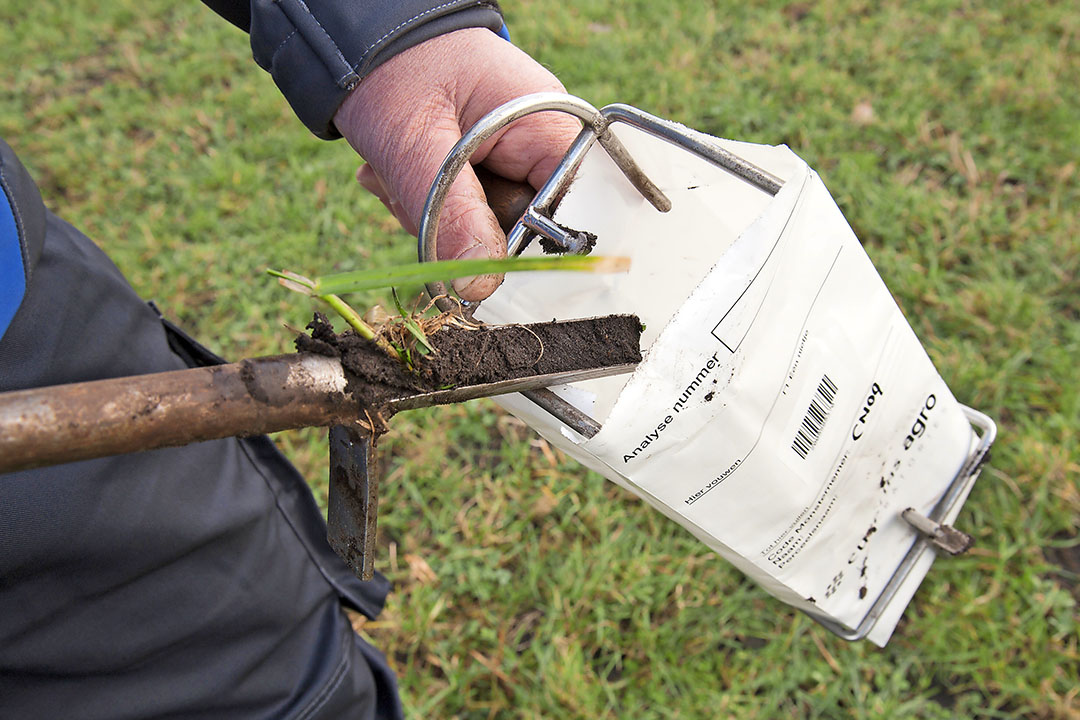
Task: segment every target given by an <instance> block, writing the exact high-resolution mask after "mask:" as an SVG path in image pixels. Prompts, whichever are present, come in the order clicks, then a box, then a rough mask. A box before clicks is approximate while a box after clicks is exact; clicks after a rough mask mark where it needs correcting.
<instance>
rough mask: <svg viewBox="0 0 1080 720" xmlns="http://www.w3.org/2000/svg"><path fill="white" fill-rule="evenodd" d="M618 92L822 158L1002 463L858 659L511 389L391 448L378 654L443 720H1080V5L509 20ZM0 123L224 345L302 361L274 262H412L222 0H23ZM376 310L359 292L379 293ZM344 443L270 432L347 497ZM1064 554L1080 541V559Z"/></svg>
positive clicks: (5, 49) (182, 313) (696, 123)
mask: <svg viewBox="0 0 1080 720" xmlns="http://www.w3.org/2000/svg"><path fill="white" fill-rule="evenodd" d="M504 9H505V11H506V15H507V18H508V22H509V24H510V26H511V29H512V31H513V35H514V40H515V42H516V43H517V44H518V45H519V46H521V47H522V48H524V49H525V50H527V51H529V52H530V53H532V54H533V55H534V56H535V57H536V58H538V59H539V60H540V61H541V62H543V63H544V64H545V65H547V66H548V67H550V68H551V69H552V70H553V71H554V72H555V73H556V74H557V75H559V77H560V78H561V79H562V80H563V82H564V83H565V84H566V86H567V88H568V89H569V90H570V91H571V92H573V93H575V94H577V95H580V96H581V97H583V98H585V99H587V100H589V101H590V102H592V103H594V104H596V105H602V104H605V103H609V102H626V103H630V104H633V105H637V106H639V107H641V108H643V109H645V110H648V111H650V112H653V113H655V114H658V115H662V116H665V117H669V118H672V119H674V120H678V121H680V122H683V123H685V124H688V125H690V126H693V127H696V128H698V129H700V130H704V131H707V132H711V133H714V134H718V135H723V136H726V137H733V138H737V139H741V140H750V141H755V142H763V143H770V144H775V143H786V144H788V145H790V146H791V147H792V149H793V150H795V152H797V153H798V154H800V155H801V156H802V157H803V158H804V159H806V160H807V161H808V162H809V163H810V165H811V166H812V167H814V168H815V169H817V170H818V171H819V173H820V174H821V176H822V178H823V179H824V181H825V183H826V184H827V185H828V186H829V188H830V189H831V191H832V192H833V194H834V196H835V197H836V199H837V201H838V202H839V204H840V206H841V209H842V210H843V211H844V213H845V214H846V216H847V217H848V219H849V221H850V222H851V224H852V226H853V227H854V228H855V231H856V233H857V234H858V235H859V237H860V238H861V239H862V241H863V243H864V245H865V247H866V249H867V251H868V253H869V254H870V256H871V258H872V259H873V261H874V262H875V264H876V265H877V267H878V269H879V271H880V272H881V274H882V275H883V276H884V278H885V280H886V282H887V283H888V285H889V287H890V288H891V290H892V291H893V293H894V295H895V296H896V298H897V300H898V301H899V303H900V305H901V307H902V308H903V309H904V311H905V313H906V314H907V316H908V318H909V319H910V321H911V323H912V325H913V327H914V328H915V330H916V332H917V333H918V334H919V336H920V338H921V339H922V341H923V342H924V344H925V345H926V347H927V349H928V351H929V353H930V355H931V357H932V358H933V359H934V361H935V362H936V363H937V366H938V368H939V370H940V371H941V373H942V375H943V376H944V377H945V379H946V380H947V382H948V383H949V384H950V386H951V387H952V389H953V391H954V393H955V394H956V396H957V397H958V398H959V399H960V400H961V402H964V403H966V404H969V405H971V406H973V407H975V408H978V409H980V410H982V411H984V412H986V413H987V414H989V415H990V416H992V417H993V418H994V419H996V420H997V422H998V426H999V439H998V442H997V445H996V446H995V449H994V457H993V459H992V461H991V465H990V466H989V468H988V469H987V470H986V471H985V472H984V474H983V477H982V479H981V480H980V481H979V484H978V485H977V486H976V488H975V490H974V492H973V493H972V495H971V498H970V499H969V500H968V503H967V506H966V507H965V510H964V511H963V513H962V514H961V516H960V520H959V521H958V523H957V524H958V525H960V526H962V527H964V528H967V529H970V530H972V531H973V534H974V535H975V536H976V541H977V546H976V547H975V549H973V550H972V551H971V552H970V553H969V554H967V555H966V556H964V557H961V558H956V559H942V560H939V561H938V563H937V564H936V565H935V567H934V569H933V570H932V572H931V574H930V575H929V576H928V578H927V580H926V581H925V582H924V584H923V586H922V588H921V589H920V591H919V592H918V594H917V595H916V596H915V599H914V601H913V603H912V605H911V607H910V608H909V609H908V611H907V614H906V616H905V618H904V620H903V621H902V623H901V625H900V627H899V629H898V630H897V633H896V635H895V636H894V638H893V640H892V641H891V642H890V644H889V645H888V647H887V648H886V649H884V650H879V649H877V648H876V647H874V646H872V645H870V644H867V643H857V644H849V643H846V642H844V641H842V640H839V639H837V638H834V637H832V636H831V635H829V634H828V633H827V632H826V631H824V630H823V629H822V628H820V627H819V626H817V625H816V624H815V623H813V622H812V621H810V620H809V619H807V618H806V617H803V616H801V615H798V614H796V613H794V612H792V611H791V610H789V609H788V608H787V607H785V606H784V605H782V604H780V603H779V602H777V601H775V600H773V599H772V598H771V597H769V596H768V595H767V594H766V593H765V592H764V591H762V590H760V589H759V588H757V587H756V586H754V585H752V584H751V583H749V582H748V581H747V580H746V579H744V578H743V577H742V576H741V575H740V574H739V573H738V572H737V571H735V570H734V569H732V568H731V567H730V566H729V565H727V564H726V563H725V562H724V561H722V560H721V559H720V558H718V557H716V556H714V555H712V554H711V553H710V552H708V551H706V550H705V549H704V548H703V547H702V546H700V545H699V544H698V543H697V542H696V541H694V540H693V539H692V538H691V537H690V536H689V535H688V534H687V533H686V532H684V531H683V530H682V529H680V528H679V527H678V526H676V525H674V524H673V523H671V522H669V521H667V520H665V519H663V518H662V517H661V516H660V515H659V514H657V513H655V512H654V511H652V510H650V509H649V508H647V507H646V506H645V505H644V504H643V503H641V502H639V501H637V500H636V499H634V498H633V497H631V496H629V495H628V494H626V493H624V492H622V491H620V490H618V489H617V488H615V487H614V486H613V485H610V484H609V483H607V482H606V481H604V480H603V479H602V478H600V477H599V476H597V475H595V474H593V473H590V472H588V471H586V470H584V469H583V468H581V467H580V466H578V465H577V464H576V463H574V462H572V461H570V460H568V459H567V458H566V457H564V456H563V455H561V454H560V453H559V452H557V451H555V450H553V449H552V448H550V447H548V446H547V445H546V443H544V442H543V441H542V440H539V439H538V438H537V437H536V436H535V435H534V434H532V433H531V431H529V429H528V428H526V427H525V426H523V425H522V424H521V423H520V422H519V421H517V420H516V419H514V418H513V417H510V416H508V415H506V414H504V413H502V412H501V411H500V410H498V409H497V408H496V406H495V405H494V404H492V403H491V402H488V401H484V402H473V403H468V404H466V405H462V406H456V407H451V408H436V409H432V410H428V411H416V412H411V413H407V414H405V415H402V416H399V417H397V418H395V419H394V421H393V423H392V432H391V434H390V435H389V436H388V437H387V438H386V439H385V440H384V441H383V443H382V449H383V452H384V454H385V455H384V457H385V462H384V466H385V471H386V475H385V481H384V488H385V493H384V500H383V506H382V508H383V514H382V518H381V533H382V536H381V538H380V557H379V563H380V566H381V568H382V569H383V571H384V572H386V573H387V574H388V575H389V576H390V577H391V578H392V579H393V580H394V582H395V591H394V593H393V594H392V596H391V599H390V602H389V606H388V608H387V610H386V612H385V613H384V614H383V616H382V617H381V618H380V619H379V620H378V621H377V622H368V623H366V624H365V625H364V626H363V627H362V628H361V632H362V633H363V634H364V635H365V636H367V637H369V638H370V639H371V640H372V642H374V643H375V644H376V645H378V646H379V647H381V648H382V649H384V650H385V651H386V653H387V654H388V656H389V657H390V659H391V662H392V663H393V665H394V667H395V668H396V670H397V672H398V674H399V676H400V678H401V685H402V692H403V695H404V698H405V702H406V705H407V707H408V708H409V710H410V713H411V714H412V716H415V717H418V718H451V717H460V718H489V717H490V718H494V717H522V718H536V717H554V718H590V719H592V718H606V717H630V718H654V717H657V718H675V717H679V718H704V717H733V718H773V717H799V718H803V717H806V718H812V717H822V718H834V717H856V718H895V717H918V718H952V717H977V718H1012V717H1025V718H1078V717H1080V698H1078V693H1080V670H1078V668H1080V630H1078V627H1080V626H1078V613H1077V599H1078V597H1080V579H1078V576H1077V570H1078V566H1080V550H1078V549H1077V543H1078V542H1080V539H1078V537H1077V534H1078V530H1077V518H1078V517H1080V488H1078V485H1080V483H1078V477H1080V442H1078V431H1080V372H1078V371H1077V369H1076V368H1077V363H1076V358H1077V357H1078V356H1080V278H1078V270H1080V237H1078V236H1080V221H1078V214H1077V207H1078V206H1080V167H1078V165H1080V150H1078V148H1080V121H1078V118H1080V37H1078V36H1080V11H1078V10H1077V8H1076V7H1075V5H1073V4H1071V3H1066V2H1041V3H1026V2H1019V1H1017V2H1011V3H1006V2H992V3H968V2H940V1H937V0H913V1H912V2H907V3H898V2H887V3H869V2H863V1H859V0H850V1H847V0H831V1H830V0H826V1H823V2H813V1H812V0H806V1H805V2H791V3H787V4H784V3H778V2H769V3H735V2H705V3H702V2H690V1H689V0H674V1H673V2H667V3H660V2H655V1H646V0H622V1H616V0H580V1H578V2H569V3H567V4H566V5H562V4H561V3H550V2H539V0H506V1H505V2H504ZM0 20H2V22H3V27H4V30H3V33H2V38H3V42H2V43H0V67H3V68H4V70H3V72H2V73H0V78H2V79H0V136H3V137H4V138H5V139H6V140H7V141H8V142H9V143H10V144H11V145H12V146H13V147H15V149H16V151H17V152H19V153H20V155H21V157H22V159H23V161H24V162H25V163H26V164H27V166H28V167H29V168H30V169H31V172H32V173H33V174H34V175H35V177H36V178H37V180H38V183H39V185H40V187H41V190H42V194H43V195H44V197H45V200H46V203H47V204H48V205H49V206H51V207H52V208H53V209H55V210H56V211H57V212H59V213H60V214H62V215H63V216H64V217H65V218H66V219H68V220H70V221H72V222H73V223H74V224H76V225H77V226H79V227H80V228H82V229H83V230H84V231H85V232H86V233H87V234H89V235H90V236H91V237H93V238H95V239H96V241H97V242H99V243H100V244H101V246H102V247H103V248H105V249H106V250H107V251H108V252H109V254H110V255H111V256H112V257H113V258H114V260H115V261H116V262H117V264H118V265H120V267H121V268H122V269H123V271H124V272H125V273H126V274H127V276H128V277H129V278H130V280H131V282H132V283H133V285H134V286H135V287H136V289H138V290H139V292H140V293H141V294H143V295H144V296H146V297H148V298H154V299H156V300H157V301H158V303H159V305H160V306H161V307H162V308H163V309H164V311H165V312H166V314H167V315H169V316H170V317H172V318H173V319H175V320H177V321H178V322H179V323H180V324H181V325H182V326H185V327H186V328H187V329H189V330H191V331H193V332H194V334H195V335H196V336H198V337H200V338H201V339H202V340H203V341H204V342H206V343H207V344H208V345H210V346H212V347H214V348H215V349H217V350H219V351H220V352H221V353H222V354H224V355H225V356H226V357H229V358H232V359H239V358H241V357H246V356H254V355H263V354H271V353H278V352H284V351H287V350H288V349H289V346H290V333H289V331H288V330H287V329H285V327H284V324H285V323H289V324H291V325H294V326H300V325H303V324H304V322H305V321H306V318H305V314H306V313H307V312H308V307H306V306H305V305H304V304H303V302H302V301H301V302H298V300H297V297H296V296H293V295H292V294H290V293H287V292H285V291H283V290H282V289H280V288H279V287H277V286H276V285H275V284H274V283H272V282H269V281H268V279H267V278H265V277H264V276H262V274H261V272H262V269H263V268H265V267H266V266H270V265H272V266H276V267H287V268H290V269H292V270H295V271H297V272H301V273H304V274H312V275H318V274H321V273H327V272H331V271H344V270H350V269H358V268H363V267H370V266H373V265H378V264H383V263H390V262H397V261H407V260H409V259H411V258H412V257H413V254H414V252H415V249H414V248H415V244H414V241H413V240H412V239H411V238H409V237H408V236H407V235H405V233H403V232H402V231H401V230H399V229H398V228H397V226H396V224H395V223H394V222H393V221H392V219H391V218H390V216H389V215H388V214H387V213H386V212H385V211H384V210H383V209H382V207H381V205H379V203H378V202H377V201H376V200H375V199H374V198H372V197H369V196H367V195H365V194H364V192H363V191H362V190H361V189H360V188H359V187H358V186H357V185H356V184H355V182H354V181H353V180H352V176H353V173H354V171H355V169H356V165H357V159H356V158H355V156H353V155H352V154H351V151H350V150H349V149H348V147H347V146H346V145H344V143H341V142H337V143H326V142H322V141H319V140H316V139H315V138H314V137H312V136H310V135H309V134H308V133H307V132H306V130H305V129H304V128H303V127H302V126H301V125H300V123H299V122H298V121H297V120H296V119H295V118H294V116H293V115H292V114H291V112H290V110H289V109H288V107H287V106H286V104H285V103H284V102H283V101H282V100H281V98H280V96H279V95H278V94H277V91H276V89H275V87H274V85H273V83H272V81H271V80H270V78H269V76H267V75H266V74H265V73H263V72H262V71H261V70H260V69H259V68H258V67H256V66H255V64H254V63H253V62H252V61H251V60H250V50H249V48H248V45H247V38H246V36H245V35H244V34H243V33H242V32H240V31H238V30H236V29H235V28H233V27H231V26H229V25H228V24H227V23H225V22H224V21H222V20H220V19H218V18H217V16H215V15H214V14H213V13H212V12H211V11H209V10H208V9H206V8H205V7H203V6H202V5H200V4H199V3H197V2H183V3H178V2H171V3H170V2H161V1H159V0H155V1H153V2H150V1H144V2H135V1H134V0H116V1H114V2H110V3H95V2H89V1H88V0H83V1H80V2H73V3H18V4H16V3H12V2H10V1H9V2H4V3H0ZM379 299H380V298H379V296H378V295H373V294H369V295H361V296H359V297H356V298H354V300H355V301H356V303H357V304H359V305H364V304H367V303H370V302H374V301H377V300H379ZM324 436H325V433H324V432H322V431H318V430H307V431H300V432H293V433H285V434H281V435H279V436H278V437H277V438H276V439H277V441H278V442H279V444H280V445H281V446H282V447H283V448H284V449H285V450H286V452H287V453H288V454H289V455H290V456H291V457H292V458H293V459H294V460H295V461H296V463H297V464H298V466H299V467H300V468H301V470H302V471H303V472H304V473H305V475H306V476H307V477H309V478H310V481H311V485H312V488H313V490H314V492H315V494H316V497H318V498H319V499H320V502H325V494H326V479H325V475H326V442H325V437H324ZM1070 548H1072V549H1071V550H1070Z"/></svg>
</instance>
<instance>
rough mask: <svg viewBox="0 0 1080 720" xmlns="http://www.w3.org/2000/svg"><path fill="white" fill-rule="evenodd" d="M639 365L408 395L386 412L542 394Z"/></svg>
mask: <svg viewBox="0 0 1080 720" xmlns="http://www.w3.org/2000/svg"><path fill="white" fill-rule="evenodd" d="M636 367H637V365H636V364H635V363H630V364H627V365H608V366H606V367H598V368H590V369H588V370H565V371H563V372H557V373H548V374H546V375H530V376H529V377H523V378H516V379H513V380H499V381H497V382H491V383H483V384H480V385H463V386H461V387H456V388H450V389H448V390H435V391H433V392H428V393H422V394H417V395H407V396H405V397H402V398H397V399H394V400H390V401H389V402H387V403H386V408H387V409H388V410H390V411H391V412H399V411H402V410H414V409H416V408H422V407H431V406H433V405H449V404H451V403H457V402H464V401H466V400H475V399H476V398H482V397H492V396H494V395H504V394H506V393H511V392H526V391H529V390H538V389H540V388H546V387H548V386H550V385H565V384H566V383H572V382H580V381H582V380H594V379H596V378H602V377H608V376H610V375H623V374H625V373H631V372H634V368H636Z"/></svg>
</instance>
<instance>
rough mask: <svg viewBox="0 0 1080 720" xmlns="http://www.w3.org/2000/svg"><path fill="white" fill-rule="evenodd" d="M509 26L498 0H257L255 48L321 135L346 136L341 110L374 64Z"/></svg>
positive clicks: (259, 60) (253, 17) (294, 105)
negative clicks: (439, 41)
mask: <svg viewBox="0 0 1080 720" xmlns="http://www.w3.org/2000/svg"><path fill="white" fill-rule="evenodd" d="M472 27H484V28H488V29H490V30H492V31H493V32H498V31H499V30H500V29H501V28H502V27H503V20H502V15H501V14H500V10H499V4H498V2H496V1H495V0H449V1H447V2H442V3H440V4H437V5H435V6H432V0H379V1H377V2H371V1H368V2H346V1H344V0H307V2H305V0H253V2H252V4H251V49H252V54H253V55H254V56H255V62H257V63H258V64H259V65H260V66H261V67H262V68H263V69H265V70H267V71H269V73H270V75H271V76H272V77H273V78H274V82H275V83H277V86H278V88H280V89H281V92H282V94H284V95H285V99H286V100H288V101H289V105H291V106H292V108H293V110H294V111H295V112H296V115H297V116H298V117H299V118H300V120H301V122H303V123H304V125H306V126H307V127H308V128H309V129H310V130H311V131H312V132H313V133H315V135H317V136H318V137H320V138H324V139H327V140H332V139H334V138H338V137H341V134H340V133H339V132H338V131H337V128H336V127H334V124H333V118H334V113H335V112H337V109H338V107H340V106H341V103H342V102H344V101H345V97H346V96H347V95H348V94H349V92H350V91H351V90H352V89H353V88H355V87H356V86H357V84H359V82H360V80H361V79H363V78H364V77H365V76H367V75H368V74H369V73H370V72H371V71H372V70H374V69H375V68H376V67H378V66H379V65H381V64H382V63H384V62H386V61H387V60H389V59H390V58H392V57H393V56H394V55H397V54H398V53H400V52H403V51H404V50H407V49H408V48H410V47H412V46H414V45H419V44H420V43H422V42H424V41H425V40H429V39H431V38H433V37H436V36H437V35H443V34H446V33H449V32H453V31H454V30H461V29H464V28H472Z"/></svg>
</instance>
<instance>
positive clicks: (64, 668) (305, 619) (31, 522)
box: [0, 146, 401, 720]
mask: <svg viewBox="0 0 1080 720" xmlns="http://www.w3.org/2000/svg"><path fill="white" fill-rule="evenodd" d="M3 149H4V150H5V151H7V152H5V155H4V157H3V160H4V162H5V163H6V167H5V168H3V169H4V170H5V171H10V170H11V165H12V163H13V162H17V160H14V159H13V156H12V155H11V154H10V150H9V149H8V148H6V146H4V148H3ZM14 176H17V174H12V173H11V172H5V177H7V178H11V177H14ZM16 195H18V193H16ZM33 195H34V196H36V193H33ZM22 196H23V197H25V194H23V195H22ZM0 199H2V198H0ZM39 202H40V201H39ZM23 210H24V211H26V210H29V209H28V208H23ZM32 214H33V213H32V212H25V213H24V215H26V216H30V215H32ZM38 214H39V215H40V214H41V213H40V208H38ZM43 217H44V241H43V244H42V245H40V257H39V258H37V260H36V263H35V264H34V266H33V268H32V275H31V280H30V282H29V284H28V286H27V289H26V295H25V297H24V298H23V301H22V304H21V305H20V306H19V309H18V311H17V312H16V314H15V317H14V319H13V320H12V322H11V325H10V327H9V328H8V329H7V331H6V333H4V335H3V337H2V338H0V391H9V390H17V389H23V388H28V387H35V386H44V385H55V384H61V383H67V382H77V381H83V380H94V379H101V378H109V377H118V376H124V375H135V374H140V373H149V372H160V371H165V370H173V369H180V368H183V367H185V366H190V365H195V364H209V363H213V362H217V361H218V360H217V359H216V358H215V357H214V356H213V355H211V354H209V353H208V352H206V351H205V350H204V349H202V348H201V347H200V346H198V345H197V344H195V343H194V342H192V341H190V339H188V338H186V337H184V336H183V335H182V334H180V333H178V332H176V331H175V330H174V329H172V328H170V327H168V326H167V324H165V323H163V322H162V320H161V319H160V317H159V316H158V314H157V312H156V311H155V309H154V308H152V307H151V306H148V305H147V304H146V303H145V302H143V301H142V300H141V299H140V298H139V297H138V296H137V295H136V294H135V292H134V291H133V290H132V289H131V287H130V286H129V285H128V283H127V282H126V281H125V280H124V278H123V277H122V276H121V274H120V272H119V271H118V270H117V268H116V267H115V266H114V265H113V264H112V262H110V261H109V260H108V259H107V258H106V257H105V255H104V254H103V253H101V251H100V250H98V248H97V247H96V246H95V245H94V244H93V243H92V242H91V241H90V240H89V239H87V238H86V237H85V236H84V235H82V234H81V233H79V232H78V231H77V230H76V229H74V228H73V227H72V226H70V225H69V224H67V223H65V222H64V221H63V220H60V219H59V218H58V217H56V216H55V215H53V214H51V213H45V214H44V215H43ZM325 533H326V528H325V524H324V523H323V520H322V516H321V514H320V513H319V510H318V508H317V506H316V505H315V502H314V499H313V498H312V496H311V493H310V491H309V490H308V488H307V486H306V485H305V483H304V482H303V479H302V478H301V477H300V476H299V474H298V473H297V472H296V470H295V469H294V468H293V467H292V466H291V465H290V464H289V463H288V462H287V461H286V460H285V459H284V458H283V457H282V456H281V455H280V454H279V453H278V452H277V450H276V449H275V448H274V446H273V444H272V443H271V441H270V440H269V439H268V438H265V437H263V438H249V439H243V440H240V439H228V440H220V441H214V442H206V443H199V444H196V445H190V446H187V447H184V448H171V449H164V450H155V451H149V452H142V453H134V454H130V455H124V456H118V457H112V458H102V459H99V460H92V461H86V462H79V463H71V464H67V465H61V466H57V467H52V468H42V469H38V470H31V471H25V472H17V473H10V474H6V475H0V716H3V717H10V718H54V717H55V718H61V717H62V718H109V719H110V720H117V719H119V718H156V717H184V718H218V717H220V718H278V717H280V718H286V717H287V718H375V717H400V716H401V708H400V704H399V701H398V697H397V688H396V683H395V680H394V677H393V674H392V673H391V671H390V670H389V668H388V667H387V665H386V662H385V659H384V658H383V657H382V655H381V654H380V653H379V652H378V651H376V650H374V649H373V648H372V647H371V646H369V645H368V644H367V643H365V642H364V641H363V640H361V639H360V638H359V637H357V636H356V635H355V633H353V632H352V629H351V628H350V626H349V623H348V620H347V618H345V616H344V613H343V612H342V609H341V606H342V604H345V605H349V606H352V607H353V608H355V609H357V610H359V611H360V612H362V613H364V614H365V615H367V616H369V617H374V616H375V615H376V614H377V613H378V612H379V610H380V609H381V607H382V603H383V600H384V598H385V595H386V592H387V590H388V583H387V581H386V580H385V579H384V578H377V579H376V580H375V581H373V582H371V583H361V582H360V581H358V580H357V579H356V578H355V576H353V575H352V574H351V573H350V572H349V570H348V569H347V568H346V566H345V565H344V563H342V562H341V561H340V560H339V559H338V558H337V556H336V555H334V554H333V552H332V551H331V550H330V549H329V547H328V546H327V545H326V541H325Z"/></svg>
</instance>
